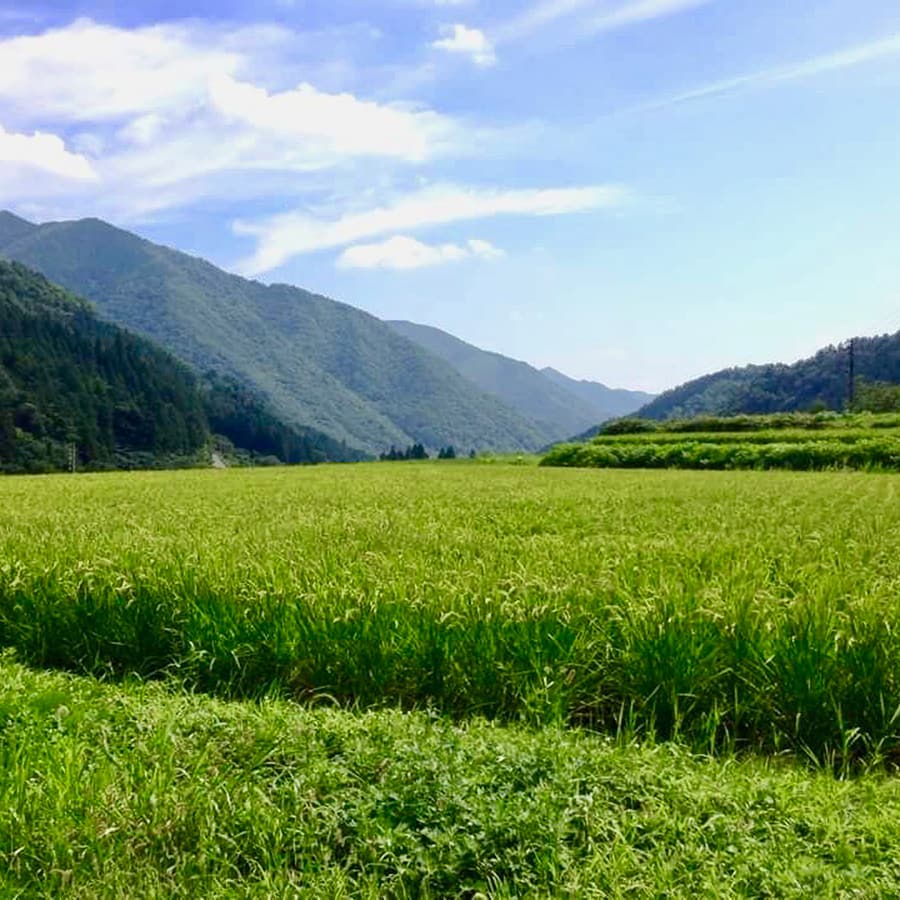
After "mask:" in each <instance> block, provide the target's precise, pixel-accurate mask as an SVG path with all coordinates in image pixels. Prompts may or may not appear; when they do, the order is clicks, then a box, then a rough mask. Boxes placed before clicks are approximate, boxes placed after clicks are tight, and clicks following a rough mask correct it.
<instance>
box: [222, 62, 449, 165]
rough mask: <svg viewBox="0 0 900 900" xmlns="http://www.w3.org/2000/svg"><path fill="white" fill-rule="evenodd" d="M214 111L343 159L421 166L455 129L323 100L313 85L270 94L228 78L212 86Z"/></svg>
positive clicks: (412, 114) (439, 119)
mask: <svg viewBox="0 0 900 900" xmlns="http://www.w3.org/2000/svg"><path fill="white" fill-rule="evenodd" d="M210 100H211V103H212V106H213V108H214V109H215V110H216V112H218V113H219V114H220V115H222V116H224V117H225V118H226V119H227V120H229V121H231V122H235V123H238V124H241V125H245V126H249V127H251V128H253V129H254V130H255V131H259V132H265V133H267V134H272V135H276V136H279V137H281V138H287V139H290V140H292V141H296V140H298V139H301V140H308V141H313V142H315V143H316V146H317V147H318V148H319V150H320V152H321V150H325V151H326V152H330V153H333V154H336V155H342V156H366V155H375V156H392V157H395V158H397V159H405V160H409V161H414V162H421V161H422V160H424V159H427V158H428V157H430V156H432V155H434V152H435V149H436V147H437V145H438V144H440V143H441V142H443V141H446V140H449V139H450V137H451V135H452V132H453V131H454V125H453V123H451V122H450V120H448V119H446V118H444V117H443V116H440V115H438V114H437V113H435V112H432V111H431V110H416V109H410V108H408V107H401V106H399V105H388V104H379V103H373V102H370V101H364V100H360V99H358V98H357V97H354V96H353V95H352V94H347V93H344V94H326V93H323V92H321V91H318V90H316V89H315V88H314V87H313V86H312V85H311V84H301V85H299V86H298V87H297V88H296V89H294V90H292V91H283V92H281V93H274V94H270V93H268V92H267V91H265V90H264V89H263V88H259V87H255V86H254V85H252V84H247V83H245V82H238V81H235V80H234V79H233V78H230V77H228V76H224V75H223V76H221V77H218V78H215V79H213V80H212V81H211V83H210Z"/></svg>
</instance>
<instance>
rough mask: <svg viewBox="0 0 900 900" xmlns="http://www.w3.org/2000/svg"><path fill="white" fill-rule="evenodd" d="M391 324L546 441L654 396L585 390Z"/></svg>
mask: <svg viewBox="0 0 900 900" xmlns="http://www.w3.org/2000/svg"><path fill="white" fill-rule="evenodd" d="M387 324H388V325H390V326H391V327H392V328H394V329H395V330H397V331H398V332H399V333H400V334H403V335H404V336H405V337H408V338H410V339H411V340H414V341H416V342H418V343H420V344H421V345H422V346H423V347H425V349H427V350H429V351H430V352H432V353H435V354H436V355H438V356H440V357H442V358H443V359H444V360H446V361H447V362H448V363H450V365H452V366H453V367H454V368H455V369H456V370H457V371H458V372H459V373H460V374H461V375H463V376H464V377H466V378H468V379H469V380H470V381H472V382H474V383H475V384H476V385H477V386H478V387H479V388H481V389H482V390H484V391H486V392H488V393H492V394H495V395H496V396H498V397H500V399H501V400H503V401H504V402H505V403H507V404H508V405H509V406H511V407H512V408H513V409H515V410H516V411H517V412H519V413H520V414H521V415H523V416H527V417H528V418H529V419H531V420H532V421H534V422H535V423H536V424H537V425H538V426H539V427H540V428H541V430H542V433H543V435H544V438H545V442H546V443H551V442H553V441H558V440H562V439H563V438H565V437H567V436H569V435H571V434H574V433H575V432H577V431H582V430H584V429H586V428H588V427H589V426H591V425H594V424H596V423H597V422H598V421H600V420H602V419H606V418H612V417H614V416H615V415H624V414H625V413H627V412H632V411H634V410H636V409H637V408H638V407H639V406H640V405H641V403H642V402H645V401H646V399H647V398H649V397H651V396H652V395H650V394H643V393H640V394H639V396H638V397H636V398H634V401H633V402H632V403H629V402H628V401H627V400H626V399H624V398H622V397H620V396H619V395H620V394H623V395H627V394H631V393H638V392H628V391H621V392H620V391H613V390H611V389H609V388H606V387H605V386H603V385H596V383H595V382H586V383H585V384H588V385H592V386H593V385H596V387H597V388H598V389H599V390H597V391H596V392H591V391H590V390H588V391H587V392H586V394H583V393H582V392H580V391H579V390H573V389H572V388H571V387H570V385H569V384H568V383H567V382H571V384H573V385H575V384H578V383H577V382H575V381H574V380H573V379H569V378H567V377H566V376H564V375H562V374H561V373H557V375H558V376H559V378H553V377H550V376H549V375H547V374H546V371H545V370H539V369H537V368H536V367H534V366H532V365H531V364H529V363H527V362H524V361H522V360H518V359H512V358H511V357H507V356H504V355H503V354H501V353H497V352H495V351H492V350H484V349H482V348H480V347H476V346H475V345H474V344H470V343H468V342H467V341H463V340H462V339H461V338H458V337H456V336H455V335H452V334H450V333H449V332H446V331H443V330H442V329H440V328H436V327H434V326H432V325H422V324H419V323H415V322H409V321H406V320H396V319H395V320H389V321H388V322H387ZM551 371H553V372H555V370H551ZM560 379H562V380H560ZM606 393H608V394H609V396H610V402H609V405H608V406H606V407H605V406H603V405H602V403H598V402H597V397H598V396H600V397H603V396H605V394H606Z"/></svg>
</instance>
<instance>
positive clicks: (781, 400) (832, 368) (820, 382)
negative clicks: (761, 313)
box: [637, 331, 900, 419]
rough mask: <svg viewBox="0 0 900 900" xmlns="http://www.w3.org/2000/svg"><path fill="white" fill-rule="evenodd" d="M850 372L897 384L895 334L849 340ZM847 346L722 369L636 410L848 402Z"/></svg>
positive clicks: (721, 410) (652, 413)
mask: <svg viewBox="0 0 900 900" xmlns="http://www.w3.org/2000/svg"><path fill="white" fill-rule="evenodd" d="M853 372H854V375H855V376H857V377H860V378H862V379H864V380H865V381H867V382H887V383H890V384H900V331H898V332H896V333H895V334H885V335H881V336H879V337H863V338H854V339H853ZM849 384H850V347H849V342H848V344H845V345H843V346H840V347H834V346H831V347H825V348H824V349H822V350H820V351H819V352H818V353H816V354H815V356H812V357H810V358H809V359H803V360H800V361H799V362H796V363H794V364H792V365H782V364H777V365H765V366H746V367H744V368H732V369H723V370H722V371H720V372H715V373H713V374H711V375H704V376H703V377H702V378H697V379H694V380H693V381H689V382H687V383H686V384H683V385H681V386H679V387H676V388H673V389H672V390H669V391H665V392H664V393H662V394H660V395H659V396H658V397H657V398H656V399H654V400H652V401H651V402H650V403H648V404H646V405H645V406H643V407H641V409H640V410H639V411H638V412H637V415H638V416H640V417H643V418H647V419H679V418H680V419H686V418H691V417H694V416H699V415H709V414H712V415H735V414H737V413H776V412H789V411H795V410H810V409H814V408H816V407H820V408H823V409H830V410H841V409H844V408H846V407H847V406H848V405H849V403H850V388H849Z"/></svg>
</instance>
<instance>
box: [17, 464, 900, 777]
mask: <svg viewBox="0 0 900 900" xmlns="http://www.w3.org/2000/svg"><path fill="white" fill-rule="evenodd" d="M898 485H900V481H898V479H897V478H896V477H895V476H893V475H871V474H867V475H863V474H852V473H835V474H814V473H779V472H773V473H755V472H746V473H745V472H735V473H725V472H722V473H691V472H615V471H609V472H607V471H572V470H551V469H534V468H531V467H515V466H504V465H497V466H478V465H470V464H468V463H460V464H446V463H443V464H438V463H430V464H396V465H391V464H378V465H377V466H371V465H370V466H365V465H363V466H355V467H352V466H351V467H323V468H318V469H301V470H297V469H289V470H275V471H265V470H254V471H227V472H206V471H203V472H178V473H126V474H109V475H94V476H81V477H71V476H47V477H40V478H17V479H8V480H5V481H2V482H0V504H2V509H3V510H4V512H3V515H2V519H0V560H2V563H0V598H2V604H0V646H3V647H7V648H12V649H15V650H16V652H17V653H18V655H19V658H20V659H22V660H24V661H27V662H29V663H31V664H33V665H39V666H53V667H62V668H67V669H70V670H73V671H76V672H82V673H88V674H92V675H103V676H115V677H120V676H123V675H126V674H136V675H140V676H141V677H144V678H157V677H170V678H175V679H178V680H179V681H180V682H181V683H183V684H184V685H185V686H187V687H188V688H190V689H192V690H200V691H205V692H208V693H212V694H216V695H219V696H222V697H258V696H263V695H267V696H271V695H277V696H280V697H284V698H290V699H296V700H316V701H319V700H325V701H327V702H335V703H338V704H339V705H342V706H346V707H354V708H356V707H378V706H399V707H402V708H407V709H408V708H428V709H434V710H437V711H439V712H441V713H444V714H447V715H449V716H451V717H454V718H457V719H459V718H463V717H466V716H472V715H480V716H485V717H488V718H492V719H500V720H505V721H524V722H529V723H533V724H558V723H561V724H566V725H578V726H584V727H587V728H590V729H592V730H596V731H600V732H608V733H621V732H623V731H624V732H629V733H634V734H639V735H652V736H653V737H655V738H658V739H666V738H671V737H678V738H680V739H682V740H685V741H687V742H688V743H689V744H690V745H691V746H693V747H695V748H697V749H702V750H704V751H706V750H713V751H715V750H720V749H722V748H737V749H757V750H761V751H763V752H781V751H785V750H790V751H792V752H794V753H798V754H802V755H809V756H812V757H813V758H815V759H818V760H823V759H826V758H840V759H845V758H849V757H866V758H871V757H873V756H878V757H884V758H887V759H894V758H897V759H900V609H898V603H897V599H898V595H900V503H898Z"/></svg>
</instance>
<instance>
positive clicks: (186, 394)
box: [0, 261, 355, 472]
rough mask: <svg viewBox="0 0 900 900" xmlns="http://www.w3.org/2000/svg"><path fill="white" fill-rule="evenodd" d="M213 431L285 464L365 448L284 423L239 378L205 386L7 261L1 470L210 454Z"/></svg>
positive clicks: (166, 461) (0, 309) (1, 299)
mask: <svg viewBox="0 0 900 900" xmlns="http://www.w3.org/2000/svg"><path fill="white" fill-rule="evenodd" d="M213 433H215V434H218V435H221V436H223V437H224V438H226V439H227V440H228V441H230V442H231V443H232V444H233V445H234V446H236V447H237V448H240V449H242V450H244V451H246V452H247V453H248V454H250V458H252V457H254V456H256V457H259V456H265V455H270V456H272V457H274V458H277V459H280V460H282V461H284V462H316V461H322V460H325V459H348V458H354V456H355V454H351V453H350V452H349V451H348V450H347V448H346V447H341V446H340V444H338V443H337V442H335V441H332V440H330V439H329V438H326V437H325V436H323V435H318V434H315V433H313V432H304V431H301V430H299V429H296V428H290V427H288V426H285V425H284V424H283V423H281V422H280V421H279V420H278V419H277V418H276V417H275V416H274V415H273V414H272V413H271V412H270V411H269V410H267V409H266V407H265V406H264V404H262V403H261V402H260V400H259V398H257V397H255V396H253V395H252V394H251V393H250V392H248V391H247V390H246V389H244V388H242V387H241V386H240V385H237V384H236V383H234V382H233V381H232V380H230V379H226V378H210V379H207V380H206V382H204V383H203V384H202V385H201V383H200V382H199V381H198V379H197V378H196V377H195V375H194V374H193V373H192V372H191V371H190V370H189V369H188V368H187V367H186V366H185V365H184V364H183V363H180V362H178V361H177V360H175V359H174V358H173V357H172V356H171V355H169V354H168V353H166V352H165V351H163V350H161V349H160V348H158V347H156V346H155V345H153V344H152V343H150V342H148V341H147V340H145V339H144V338H141V337H138V336H137V335H134V334H130V333H128V332H126V331H123V330H121V329H119V328H117V327H115V326H113V325H110V324H108V323H106V322H101V321H99V320H98V319H97V318H96V316H95V315H94V313H93V310H92V309H91V307H90V306H89V305H88V304H87V303H85V302H84V301H82V300H79V299H77V298H76V297H74V296H73V295H71V294H69V293H68V292H67V291H65V290H63V289H61V288H59V287H56V286H55V285H53V284H51V283H50V282H48V281H47V280H46V279H45V278H43V277H42V276H40V275H38V274H37V273H35V272H31V271H29V270H28V269H26V268H25V267H24V266H21V265H19V264H18V263H5V262H3V261H0V471H9V472H23V471H32V472H37V471H47V470H53V469H63V468H68V466H69V462H70V461H69V446H70V445H73V446H74V447H75V449H76V464H77V465H78V466H80V467H85V466H86V467H89V468H110V467H134V466H143V467H146V466H156V465H169V466H171V465H186V464H203V463H204V462H205V461H208V454H207V453H205V452H203V451H205V448H207V447H208V445H209V444H210V442H211V440H212V435H213Z"/></svg>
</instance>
